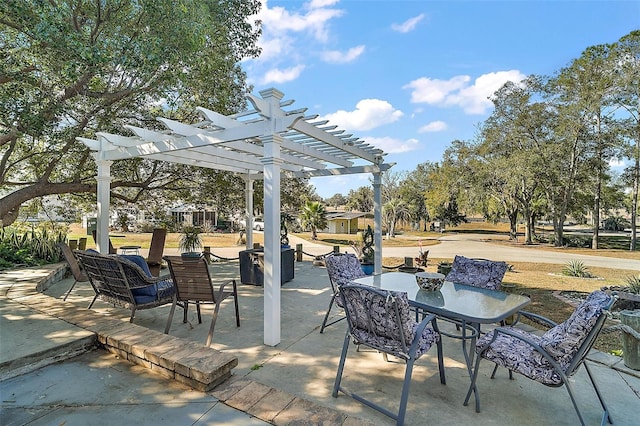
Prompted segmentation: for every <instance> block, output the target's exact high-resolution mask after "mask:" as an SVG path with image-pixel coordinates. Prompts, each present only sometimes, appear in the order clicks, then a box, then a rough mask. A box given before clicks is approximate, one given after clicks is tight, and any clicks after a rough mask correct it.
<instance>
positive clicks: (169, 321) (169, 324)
mask: <svg viewBox="0 0 640 426" xmlns="http://www.w3.org/2000/svg"><path fill="white" fill-rule="evenodd" d="M177 304H178V298H177V297H176V296H175V295H174V296H173V303H172V304H171V310H170V311H169V318H167V324H166V325H165V327H164V334H169V329H170V328H171V321H173V313H174V312H175V310H176V305H177ZM184 312H185V313H186V312H187V302H184Z"/></svg>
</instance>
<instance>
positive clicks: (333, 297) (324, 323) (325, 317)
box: [320, 293, 336, 333]
mask: <svg viewBox="0 0 640 426" xmlns="http://www.w3.org/2000/svg"><path fill="white" fill-rule="evenodd" d="M335 299H336V295H335V293H334V294H333V295H332V296H331V301H330V302H329V309H327V313H326V314H324V320H322V326H321V327H320V333H322V332H323V331H324V328H325V327H326V326H327V319H329V314H330V313H331V308H332V307H333V301H334V300H335Z"/></svg>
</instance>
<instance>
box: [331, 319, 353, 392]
mask: <svg viewBox="0 0 640 426" xmlns="http://www.w3.org/2000/svg"><path fill="white" fill-rule="evenodd" d="M350 339H351V336H349V333H348V332H347V334H346V335H345V336H344V343H343V344H342V354H341V355H340V362H339V363H338V372H337V373H336V381H335V383H334V384H333V392H332V393H331V395H332V396H333V397H334V398H337V397H338V390H340V382H341V381H342V371H343V370H344V362H345V361H346V359H347V351H348V350H349V343H350Z"/></svg>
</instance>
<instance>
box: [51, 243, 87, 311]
mask: <svg viewBox="0 0 640 426" xmlns="http://www.w3.org/2000/svg"><path fill="white" fill-rule="evenodd" d="M57 246H58V248H59V249H60V251H61V252H62V256H64V260H66V261H67V263H68V264H69V269H71V274H72V275H73V279H74V281H73V284H71V287H69V290H67V292H66V293H65V294H64V298H63V299H62V300H67V297H69V294H70V293H71V290H73V288H74V287H75V286H76V284H77V283H78V282H86V281H89V278H88V277H87V274H86V273H85V272H84V271H83V270H82V268H81V267H80V264H79V263H78V259H76V257H75V256H74V254H73V252H72V251H71V248H70V247H69V246H68V245H67V244H65V243H58V244H57Z"/></svg>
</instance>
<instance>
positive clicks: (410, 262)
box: [403, 257, 413, 268]
mask: <svg viewBox="0 0 640 426" xmlns="http://www.w3.org/2000/svg"><path fill="white" fill-rule="evenodd" d="M403 266H407V267H409V268H413V257H405V258H404V265H403Z"/></svg>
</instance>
